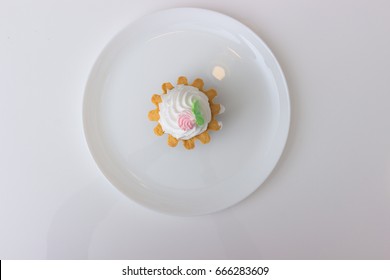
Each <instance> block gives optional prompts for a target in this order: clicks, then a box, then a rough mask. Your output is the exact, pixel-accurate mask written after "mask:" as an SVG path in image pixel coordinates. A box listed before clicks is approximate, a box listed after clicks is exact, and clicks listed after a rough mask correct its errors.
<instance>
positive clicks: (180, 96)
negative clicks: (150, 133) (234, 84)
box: [159, 85, 211, 140]
mask: <svg viewBox="0 0 390 280" xmlns="http://www.w3.org/2000/svg"><path fill="white" fill-rule="evenodd" d="M161 97H162V102H161V103H159V109H160V119H159V123H160V124H161V127H162V129H163V130H164V132H165V133H169V134H171V135H172V136H173V137H175V138H176V139H182V140H188V139H190V138H192V137H194V136H196V135H199V134H201V133H202V132H204V131H205V130H206V129H207V126H208V124H209V122H210V121H211V111H210V105H209V99H208V97H207V96H206V94H204V93H203V92H201V91H200V90H199V89H198V88H196V87H193V86H186V85H177V86H176V87H175V88H173V89H171V90H169V91H168V92H167V93H166V94H163V95H162V96H161ZM195 101H198V102H199V105H200V106H199V107H200V113H201V115H202V117H203V119H204V122H203V124H202V125H198V124H197V123H196V121H195V116H194V115H193V114H192V106H193V104H194V102H195Z"/></svg>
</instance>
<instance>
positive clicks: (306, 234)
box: [0, 0, 390, 259]
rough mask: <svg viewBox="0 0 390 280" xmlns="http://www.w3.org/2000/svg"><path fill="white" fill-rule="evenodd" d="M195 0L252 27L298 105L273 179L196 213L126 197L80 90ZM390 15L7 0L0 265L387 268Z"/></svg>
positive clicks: (0, 86)
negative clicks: (90, 127) (97, 152)
mask: <svg viewBox="0 0 390 280" xmlns="http://www.w3.org/2000/svg"><path fill="white" fill-rule="evenodd" d="M184 6H192V7H200V8H208V9H212V10H215V11H218V12H222V13H225V14H227V15H230V16H232V17H234V18H236V19H238V20H239V21H241V22H243V23H244V24H246V25H248V26H249V27H250V28H252V29H253V30H254V31H255V32H256V33H257V34H258V35H259V36H260V37H261V38H262V39H264V41H265V42H266V43H267V44H268V45H269V47H270V48H271V49H272V50H273V52H274V53H275V55H276V57H277V59H278V60H279V62H280V64H281V66H282V68H283V70H284V72H285V75H286V78H287V82H288V84H289V88H290V94H291V102H292V123H291V131H290V135H289V139H288V142H287V146H286V149H285V152H284V153H283V155H282V158H281V160H280V161H279V164H278V165H277V167H276V168H275V170H274V172H273V173H272V174H271V176H270V177H269V178H268V179H267V181H266V182H265V183H264V184H263V185H262V186H261V187H260V188H259V189H258V191H256V192H255V193H254V194H253V195H252V196H250V197H249V198H248V199H246V200H245V201H243V202H241V203H240V204H238V205H236V206H234V207H232V208H230V209H228V210H225V211H222V212H219V213H216V214H212V215H207V216H199V217H192V218H185V217H174V216H168V215H164V214H159V213H157V212H153V211H151V210H148V209H145V208H143V207H142V206H139V205H138V204H135V203H134V202H132V201H131V200H129V199H128V198H126V197H124V196H123V195H122V194H120V193H119V192H118V191H117V190H116V189H115V188H114V187H112V186H111V185H110V183H109V182H108V181H107V180H106V179H105V177H104V176H103V175H102V174H101V172H100V171H99V170H98V168H97V166H96V164H95V162H94V161H93V159H92V157H91V155H90V153H89V150H88V147H87V144H86V141H85V139H84V135H83V127H82V100H83V90H84V86H85V83H86V80H87V76H88V74H89V71H90V69H91V67H92V65H93V63H94V61H95V59H96V58H97V56H98V55H99V53H100V51H101V50H102V48H103V47H104V46H105V44H106V43H107V42H108V41H109V40H110V39H111V38H112V37H113V36H114V35H115V34H116V33H117V32H118V31H120V30H121V29H122V28H124V27H125V26H126V25H128V24H129V23H131V22H132V21H134V20H135V19H137V18H139V17H141V16H143V15H146V14H148V13H150V12H153V11H157V10H161V9H165V8H173V7H184ZM389 10H390V4H389V2H388V1H379V0H375V1H368V0H367V1H352V0H351V1H309V0H307V1H303V0H300V1H246V0H240V1H208V0H205V1H179V0H177V1H173V0H172V1H150V0H142V1H130V0H129V1H125V0H122V1H120V0H110V1H108V0H107V1H102V0H100V1H92V0H84V1H62V0H61V1H43V0H39V1H38V0H34V1H27V0H25V1H11V0H0V144H1V145H0V229H1V230H0V258H1V259H4V258H5V259H46V258H49V259H86V258H91V259H149V258H153V259H156V258H175V259H176V258H177V259H193V258H195V259H198V258H199V259H202V258H207V259H214V258H221V259H225V258H229V259H230V258H235V259H242V258H245V259H247V258H257V259H345V258H346V259H389V258H390V237H389V236H390V218H389V217H390V146H389V143H390V85H389V84H390V17H389ZM243 183H245V182H243ZM237 187H240V186H237Z"/></svg>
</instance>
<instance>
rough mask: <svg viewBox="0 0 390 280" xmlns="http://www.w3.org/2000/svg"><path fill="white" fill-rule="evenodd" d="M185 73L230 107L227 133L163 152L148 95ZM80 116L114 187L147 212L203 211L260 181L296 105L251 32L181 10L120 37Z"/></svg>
mask: <svg viewBox="0 0 390 280" xmlns="http://www.w3.org/2000/svg"><path fill="white" fill-rule="evenodd" d="M216 69H217V70H216ZM221 69H223V70H221ZM223 72H224V73H223ZM181 75H184V76H187V77H188V78H189V80H190V81H192V80H193V79H195V78H198V77H199V78H202V79H203V80H204V82H205V88H211V87H212V88H215V89H216V90H217V92H218V97H217V98H216V99H215V101H216V102H217V103H221V104H223V105H224V106H225V107H226V111H225V113H224V114H222V115H220V116H219V118H218V119H219V120H220V121H222V122H223V125H224V126H223V129H222V130H221V131H217V132H211V133H210V134H211V142H210V143H209V144H207V145H202V144H201V143H200V142H196V147H195V149H194V150H185V149H184V147H182V145H179V146H177V147H176V148H171V147H169V146H167V144H166V139H167V136H166V135H164V136H161V137H157V136H156V135H154V133H153V128H154V126H155V125H156V123H155V122H151V121H149V120H148V118H147V115H148V112H149V110H152V109H153V108H154V105H153V104H152V103H151V101H150V98H151V96H152V95H153V94H154V93H160V92H161V84H162V83H164V82H168V81H169V82H171V83H172V84H174V83H175V82H176V80H177V78H178V77H179V76H181ZM83 117H84V130H85V135H86V139H87V142H88V145H89V148H90V150H91V153H92V155H93V157H94V159H95V161H96V162H97V164H98V166H99V168H100V169H101V171H102V172H103V173H104V175H105V176H106V177H107V178H108V179H109V180H110V181H111V183H112V184H113V185H114V186H116V187H117V188H118V189H119V190H120V191H122V192H123V193H124V194H125V195H127V196H128V197H130V198H132V199H133V200H135V201H137V202H139V203H140V204H142V205H145V206H147V207H149V208H152V209H155V210H159V211H162V212H166V213H171V214H177V215H199V214H205V213H210V212H214V211H218V210H221V209H224V208H227V207H229V206H232V205H234V204H235V203H237V202H239V201H241V200H243V199H244V198H246V197H247V196H248V195H250V194H251V193H252V192H253V191H255V190H256V189H257V188H258V187H259V186H260V185H261V184H262V183H263V182H264V180H265V179H266V178H267V176H268V175H269V174H270V173H271V171H272V169H273V168H274V167H275V165H276V163H277V161H278V159H279V157H280V155H281V153H282V150H283V148H284V145H285V142H286V139H287V134H288V129H289V123H290V102H289V96H288V90H287V85H286V81H285V79H284V76H283V73H282V70H281V68H280V67H279V64H278V62H277V61H276V59H275V57H274V56H273V54H272V53H271V51H270V50H269V48H268V47H267V46H266V45H265V44H264V42H263V41H262V40H261V39H260V38H259V37H258V36H257V35H256V34H255V33H253V32H252V31H251V30H250V29H249V28H247V27H246V26H244V25H243V24H241V23H240V22H238V21H236V20H234V19H232V18H230V17H228V16H225V15H222V14H219V13H216V12H212V11H208V10H202V9H193V8H180V9H171V10H165V11H160V12H157V13H154V14H151V15H148V16H145V17H143V18H141V19H139V20H137V21H136V22H134V23H132V24H131V25H129V26H128V27H127V28H125V29H124V30H123V31H121V32H120V33H119V34H118V35H117V36H115V38H114V39H113V40H112V41H111V42H110V43H109V44H108V45H107V47H106V48H105V49H104V50H103V52H102V53H101V55H100V56H99V58H98V60H97V61H96V63H95V65H94V67H93V69H92V72H91V74H90V77H89V81H88V83H87V86H86V90H85V97H84V112H83Z"/></svg>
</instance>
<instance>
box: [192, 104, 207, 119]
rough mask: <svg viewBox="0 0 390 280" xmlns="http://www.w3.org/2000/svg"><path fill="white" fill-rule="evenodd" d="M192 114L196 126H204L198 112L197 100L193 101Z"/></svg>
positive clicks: (200, 114)
mask: <svg viewBox="0 0 390 280" xmlns="http://www.w3.org/2000/svg"><path fill="white" fill-rule="evenodd" d="M192 113H194V116H195V122H196V124H197V125H202V124H204V119H203V116H202V113H201V112H200V102H199V100H195V101H194V103H193V104H192Z"/></svg>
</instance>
